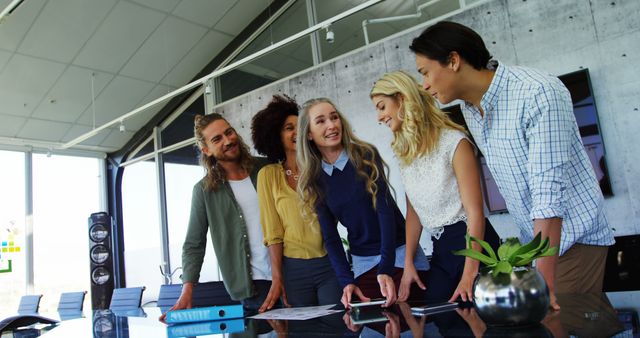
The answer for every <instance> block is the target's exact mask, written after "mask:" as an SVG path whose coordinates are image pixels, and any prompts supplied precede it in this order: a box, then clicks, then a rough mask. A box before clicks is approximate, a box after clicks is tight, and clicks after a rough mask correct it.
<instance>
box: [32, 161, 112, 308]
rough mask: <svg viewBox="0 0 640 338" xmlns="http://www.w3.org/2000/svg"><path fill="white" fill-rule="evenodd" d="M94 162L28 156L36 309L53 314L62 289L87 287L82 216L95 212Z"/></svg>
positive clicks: (85, 234) (96, 165)
mask: <svg viewBox="0 0 640 338" xmlns="http://www.w3.org/2000/svg"><path fill="white" fill-rule="evenodd" d="M99 165H101V160H98V159H95V158H83V157H72V156H55V155H54V156H46V155H42V154H34V155H33V247H34V249H33V256H34V262H33V264H34V267H33V271H34V290H35V292H36V293H39V294H42V295H43V297H42V300H41V302H40V312H42V313H55V311H56V309H57V306H58V300H59V299H60V294H61V293H62V292H70V291H90V284H89V237H88V221H87V219H88V217H89V215H90V214H91V213H93V212H97V211H100V209H99V208H100V179H101V178H100V175H99V172H100V171H99ZM20 201H21V202H22V201H24V199H21V200H20ZM61 272H63V273H61ZM89 299H90V298H89V297H87V298H85V302H89ZM85 305H86V304H85Z"/></svg>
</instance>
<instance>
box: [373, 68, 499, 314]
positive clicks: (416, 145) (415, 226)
mask: <svg viewBox="0 0 640 338" xmlns="http://www.w3.org/2000/svg"><path fill="white" fill-rule="evenodd" d="M433 76H437V74H433ZM435 95H437V94H435ZM370 97H371V99H372V101H373V104H374V105H375V107H376V111H377V112H378V121H379V122H380V123H384V124H385V125H386V126H387V127H389V128H390V129H391V131H392V132H393V136H394V139H393V142H392V144H391V146H392V148H393V151H394V152H395V154H396V156H397V157H398V160H399V161H400V171H401V174H402V181H403V183H404V187H405V191H406V195H407V215H406V236H407V237H406V250H407V252H406V255H405V270H404V275H403V277H402V281H401V284H400V292H399V295H398V299H399V300H403V299H406V298H407V297H408V296H409V292H410V287H411V285H412V284H413V283H416V284H417V285H418V286H419V287H420V288H422V289H425V287H426V289H427V299H426V300H427V302H437V301H446V300H450V301H453V300H456V299H457V298H458V297H459V298H460V299H461V300H462V301H472V299H473V295H472V287H473V280H474V278H475V276H476V274H477V273H478V268H479V263H478V261H476V260H473V259H470V258H465V257H461V256H455V255H453V254H452V253H451V251H452V250H458V249H462V248H464V247H465V244H466V242H465V237H464V236H465V234H466V233H467V231H468V232H469V233H470V234H471V235H472V236H474V237H476V238H484V237H487V238H486V239H485V240H487V241H489V243H490V244H491V245H492V246H494V247H497V245H498V244H499V238H498V236H497V234H496V233H495V231H494V230H493V228H492V227H491V225H490V224H488V221H487V220H486V219H485V217H484V213H483V204H482V193H481V189H480V173H479V169H478V164H477V161H476V157H475V154H474V147H473V145H472V144H471V142H470V141H469V139H468V138H467V137H466V134H465V132H464V128H463V127H462V126H460V125H458V124H455V123H454V122H452V121H451V120H450V119H449V118H448V117H447V115H446V114H445V113H443V112H442V111H441V110H440V109H438V107H437V106H436V105H435V101H434V99H433V97H431V95H429V94H428V93H427V92H426V91H425V90H424V89H422V87H421V86H420V85H419V84H418V83H417V82H416V80H415V79H414V78H413V77H412V76H411V75H409V74H407V73H404V72H392V73H388V74H385V75H384V76H383V77H382V78H380V79H379V80H378V81H376V83H375V84H374V86H373V89H372V90H371V93H370ZM423 228H424V229H426V230H427V232H428V233H429V234H430V235H431V239H432V241H433V253H432V259H431V270H430V271H429V273H428V276H427V277H426V279H427V280H426V281H425V282H426V283H424V284H423V281H422V280H421V278H420V277H419V275H418V273H417V272H416V270H415V269H414V268H413V265H412V262H413V255H414V252H415V250H416V248H417V247H418V242H419V240H420V235H421V233H422V229H423ZM485 232H486V233H487V236H485ZM474 249H476V250H478V251H480V247H479V245H477V244H476V243H474ZM425 284H426V285H425Z"/></svg>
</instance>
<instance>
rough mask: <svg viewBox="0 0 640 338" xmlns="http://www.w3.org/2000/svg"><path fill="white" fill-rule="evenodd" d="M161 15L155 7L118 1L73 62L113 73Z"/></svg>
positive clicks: (143, 38) (160, 18) (153, 26)
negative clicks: (150, 7)
mask: <svg viewBox="0 0 640 338" xmlns="http://www.w3.org/2000/svg"><path fill="white" fill-rule="evenodd" d="M165 17H166V15H165V14H162V13H160V12H158V11H155V10H152V9H149V8H147V7H142V6H139V5H137V4H134V3H130V2H126V1H121V2H119V3H118V5H116V8H115V9H114V10H113V11H112V12H111V13H110V14H109V16H108V17H107V18H106V19H105V21H104V22H103V23H102V25H101V26H100V28H98V30H97V31H96V33H95V34H94V35H93V36H92V37H91V39H90V40H89V41H88V42H87V44H86V45H85V46H84V47H83V48H82V50H81V51H80V53H79V54H78V56H77V57H76V59H75V60H74V61H73V63H74V64H77V65H81V66H85V67H89V68H94V69H99V70H103V71H107V72H112V73H117V72H118V71H119V70H120V69H121V68H122V66H124V64H125V63H126V62H127V60H129V58H131V56H132V55H133V54H134V53H135V52H136V50H137V49H138V48H139V47H140V45H142V43H143V42H144V41H145V39H147V38H148V37H149V35H150V34H151V33H152V32H153V31H154V30H155V29H156V27H158V25H159V24H160V23H161V22H162V20H163V19H164V18H165Z"/></svg>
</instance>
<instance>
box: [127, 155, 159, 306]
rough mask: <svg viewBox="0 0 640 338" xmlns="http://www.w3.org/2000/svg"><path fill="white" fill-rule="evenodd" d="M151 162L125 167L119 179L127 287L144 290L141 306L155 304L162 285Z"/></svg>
mask: <svg viewBox="0 0 640 338" xmlns="http://www.w3.org/2000/svg"><path fill="white" fill-rule="evenodd" d="M156 180H157V178H156V167H155V162H154V161H142V162H138V163H135V164H132V165H129V166H127V167H126V168H125V169H124V173H123V177H122V222H123V224H122V226H123V236H124V266H125V274H126V284H127V287H136V286H145V287H146V288H147V289H146V291H145V292H144V293H143V298H142V300H143V301H142V303H143V304H144V303H146V302H147V301H149V300H156V299H157V297H158V291H159V289H160V285H162V283H163V278H162V274H161V273H160V268H159V266H160V265H161V264H162V255H161V251H160V242H161V241H160V220H159V214H158V188H157V184H156Z"/></svg>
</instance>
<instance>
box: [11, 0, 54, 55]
mask: <svg viewBox="0 0 640 338" xmlns="http://www.w3.org/2000/svg"><path fill="white" fill-rule="evenodd" d="M6 2H10V1H6ZM45 2H46V1H45V0H29V1H24V2H23V3H22V4H21V5H20V6H19V7H18V8H17V9H16V10H15V11H14V12H13V13H11V15H9V16H6V17H5V18H4V19H3V21H2V29H0V48H3V49H7V50H10V51H15V50H16V49H17V48H18V45H19V44H20V41H22V39H23V38H24V35H25V34H27V31H28V30H29V28H30V27H31V25H32V24H33V21H34V20H35V19H36V17H37V16H38V13H39V12H40V10H41V9H42V6H44V4H45ZM5 7H6V5H5V6H2V9H4V8H5Z"/></svg>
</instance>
